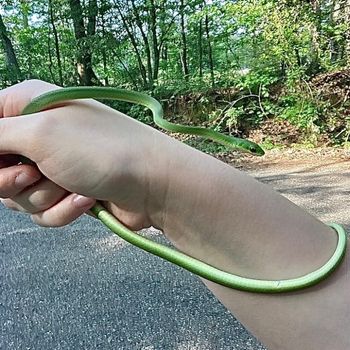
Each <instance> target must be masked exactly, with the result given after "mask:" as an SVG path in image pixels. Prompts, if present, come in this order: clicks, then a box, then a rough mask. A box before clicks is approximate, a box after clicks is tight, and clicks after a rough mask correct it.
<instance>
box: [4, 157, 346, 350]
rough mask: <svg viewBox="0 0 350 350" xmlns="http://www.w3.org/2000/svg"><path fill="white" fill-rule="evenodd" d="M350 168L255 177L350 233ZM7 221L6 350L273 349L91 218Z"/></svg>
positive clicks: (7, 216)
mask: <svg viewBox="0 0 350 350" xmlns="http://www.w3.org/2000/svg"><path fill="white" fill-rule="evenodd" d="M349 165H350V163H349V162H340V163H339V162H335V164H332V162H329V164H328V165H327V164H326V165H322V166H317V165H315V164H314V163H313V162H310V161H309V162H308V163H305V164H296V163H292V164H288V165H286V166H282V165H280V164H279V165H278V166H276V165H274V166H267V167H266V168H262V169H256V170H250V173H251V174H252V175H253V176H255V177H256V178H257V179H258V180H259V181H262V182H264V183H267V184H268V185H270V186H272V187H274V188H275V189H276V190H278V191H280V192H281V193H282V194H283V195H285V196H286V197H288V198H289V199H291V200H292V201H294V202H295V203H297V204H298V205H300V206H302V207H304V208H305V209H306V210H308V211H309V212H311V213H312V214H314V215H316V216H317V217H319V218H320V219H321V220H323V221H336V222H339V223H341V224H343V225H345V227H346V228H347V229H348V231H349V229H350V214H349V209H348V208H349V204H350V203H349V201H350V200H349V193H350V187H349V184H350V171H349V170H348V169H349ZM0 220H1V221H0V285H1V289H0V325H1V327H0V349H1V350H15V349H16V350H17V349H20V350H22V349H35V350H40V349H45V350H46V349H54V350H56V349H57V350H58V349H67V350H68V349H118V350H123V349H125V350H126V349H128V350H129V349H130V350H133V349H137V350H138V349H140V350H141V349H142V350H212V349H213V350H215V349H220V350H221V349H222V350H226V349H227V350H235V349H237V350H238V349H239V350H263V349H264V347H263V346H262V345H260V344H259V342H258V341H257V340H255V339H254V337H252V336H251V335H250V334H249V333H248V332H247V331H246V330H245V329H244V328H243V327H242V326H241V325H240V323H239V322H238V321H237V320H236V319H235V318H234V317H233V316H232V315H231V314H230V313H229V312H227V311H226V310H225V308H224V307H223V306H222V305H221V304H220V303H219V302H218V301H217V300H216V299H215V297H213V296H212V295H211V293H210V292H208V290H207V289H206V288H205V287H204V285H203V284H202V283H201V282H200V281H199V280H198V279H197V278H196V277H195V276H193V275H191V274H189V273H188V272H186V271H183V270H182V269H180V268H178V267H176V266H173V265H171V264H170V263H167V262H165V261H162V260H161V259H159V258H157V257H153V256H151V255H150V254H147V253H144V252H142V251H140V250H139V249H137V248H135V247H132V246H130V245H129V244H126V243H124V242H122V241H121V240H120V239H119V238H118V237H116V236H115V235H113V234H111V233H109V232H108V231H107V230H106V229H105V228H104V227H103V226H101V225H100V224H99V223H98V222H97V221H95V220H93V219H91V218H89V217H84V218H81V219H80V220H78V221H77V222H75V223H73V224H72V225H70V226H67V227H64V228H59V229H50V228H40V227H36V226H34V225H33V224H32V223H31V221H30V220H29V219H28V217H26V216H25V215H21V214H19V213H14V212H11V211H9V210H7V209H5V208H3V207H0ZM146 234H147V235H148V236H151V237H152V239H155V240H158V241H162V240H163V238H162V237H161V235H160V234H159V233H158V232H157V231H155V230H149V231H148V232H147V233H146Z"/></svg>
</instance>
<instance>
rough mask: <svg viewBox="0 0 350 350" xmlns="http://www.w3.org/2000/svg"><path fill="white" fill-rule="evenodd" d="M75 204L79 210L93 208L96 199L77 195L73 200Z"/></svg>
mask: <svg viewBox="0 0 350 350" xmlns="http://www.w3.org/2000/svg"><path fill="white" fill-rule="evenodd" d="M73 203H74V205H75V206H76V207H77V208H84V207H88V206H92V205H93V204H94V199H92V198H89V197H84V196H81V195H79V194H77V195H75V196H74V198H73Z"/></svg>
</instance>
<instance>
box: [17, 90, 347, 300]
mask: <svg viewBox="0 0 350 350" xmlns="http://www.w3.org/2000/svg"><path fill="white" fill-rule="evenodd" d="M84 98H94V99H112V100H120V101H125V102H130V103H136V104H140V105H143V106H145V107H147V108H149V109H150V110H151V111H152V113H153V120H154V123H155V124H156V125H158V126H159V127H161V128H163V129H165V130H167V131H170V132H178V133H185V134H192V135H197V136H200V137H204V138H207V139H211V140H213V141H215V142H218V143H221V144H223V145H224V146H226V147H229V148H233V149H238V150H241V151H245V152H249V153H252V154H255V155H263V154H264V151H263V149H262V148H261V147H260V146H259V145H257V144H255V143H254V142H251V141H249V140H245V139H240V138H235V137H232V136H227V135H224V134H220V133H218V132H216V131H214V130H210V129H205V128H202V127H195V126H185V125H181V124H175V123H171V122H169V121H167V120H165V119H164V118H163V109H162V106H161V105H160V103H159V102H158V101H157V100H155V99H154V98H152V97H151V96H149V95H146V94H142V93H139V92H134V91H128V90H123V89H117V88H109V87H108V88H107V87H69V88H63V89H58V90H53V91H49V92H47V93H44V94H43V95H40V96H38V97H36V98H34V99H33V100H32V101H31V102H30V103H29V104H28V105H27V106H26V107H25V108H24V109H23V111H22V114H23V115H24V114H32V113H36V112H39V111H42V110H44V109H47V108H49V107H52V106H54V105H57V104H59V103H61V102H64V101H69V100H75V99H84ZM23 161H24V162H26V160H25V159H24V160H23ZM91 211H92V213H93V214H94V215H95V216H96V217H97V218H98V219H99V220H100V221H101V222H102V223H103V224H104V225H106V226H107V227H108V228H109V229H110V230H111V231H113V232H114V233H116V234H117V235H118V236H120V237H121V238H123V239H124V240H126V241H128V242H129V243H131V244H133V245H135V246H137V247H139V248H141V249H143V250H145V251H147V252H149V253H152V254H154V255H157V256H159V257H161V258H163V259H166V260H168V261H169V262H172V263H174V264H176V265H178V266H180V267H182V268H184V269H186V270H188V271H190V272H192V273H194V274H196V275H198V276H200V277H202V278H205V279H207V280H210V281H213V282H216V283H218V284H221V285H224V286H226V287H229V288H234V289H239V290H244V291H249V292H260V293H280V292H290V291H295V290H299V289H302V288H306V287H309V286H312V285H315V284H316V283H318V282H320V281H322V280H323V279H325V278H326V277H327V276H328V275H329V274H330V273H331V272H332V271H334V270H335V269H336V267H337V266H338V265H339V264H340V262H341V261H342V258H343V257H344V255H345V250H346V244H347V235H346V232H345V230H344V229H343V227H342V226H340V225H338V224H334V223H332V224H330V225H329V226H330V227H332V228H333V229H334V230H335V231H336V233H337V235H338V243H337V246H336V249H335V251H334V252H333V255H332V256H331V258H330V259H329V260H328V261H327V262H326V264H325V265H323V266H322V267H320V268H319V269H317V270H316V271H313V272H310V273H308V274H306V275H304V276H301V277H297V278H292V279H284V280H260V279H253V278H246V277H242V276H238V275H234V274H231V273H228V272H225V271H222V270H220V269H217V268H215V267H214V266H211V265H209V264H206V263H204V262H202V261H200V260H198V259H195V258H193V257H191V256H189V255H186V254H184V253H182V252H180V251H178V250H175V249H172V248H170V247H167V246H165V245H162V244H159V243H157V242H154V241H152V240H150V239H148V238H145V237H143V236H140V235H139V234H137V233H136V232H133V231H131V230H130V229H128V228H127V227H125V226H124V225H123V224H122V223H120V222H119V221H118V220H117V219H116V218H115V217H114V216H113V215H112V214H111V213H110V212H108V211H107V210H106V209H105V208H104V207H103V205H102V204H101V203H99V202H97V203H96V205H95V206H94V207H93V208H92V209H91Z"/></svg>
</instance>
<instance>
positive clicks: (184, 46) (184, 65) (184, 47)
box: [180, 0, 189, 81]
mask: <svg viewBox="0 0 350 350" xmlns="http://www.w3.org/2000/svg"><path fill="white" fill-rule="evenodd" d="M180 16H181V17H180V18H181V19H180V23H181V41H182V49H181V65H182V73H183V74H184V77H185V80H186V81H188V76H189V69H188V64H187V40H186V29H185V4H184V0H180Z"/></svg>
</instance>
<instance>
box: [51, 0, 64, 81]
mask: <svg viewBox="0 0 350 350" xmlns="http://www.w3.org/2000/svg"><path fill="white" fill-rule="evenodd" d="M49 13H50V23H51V26H52V32H53V36H54V38H55V51H56V59H57V68H58V76H59V79H60V82H59V85H60V86H63V74H62V63H61V54H60V47H59V39H58V33H57V28H56V25H55V19H54V15H53V9H52V0H49Z"/></svg>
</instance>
